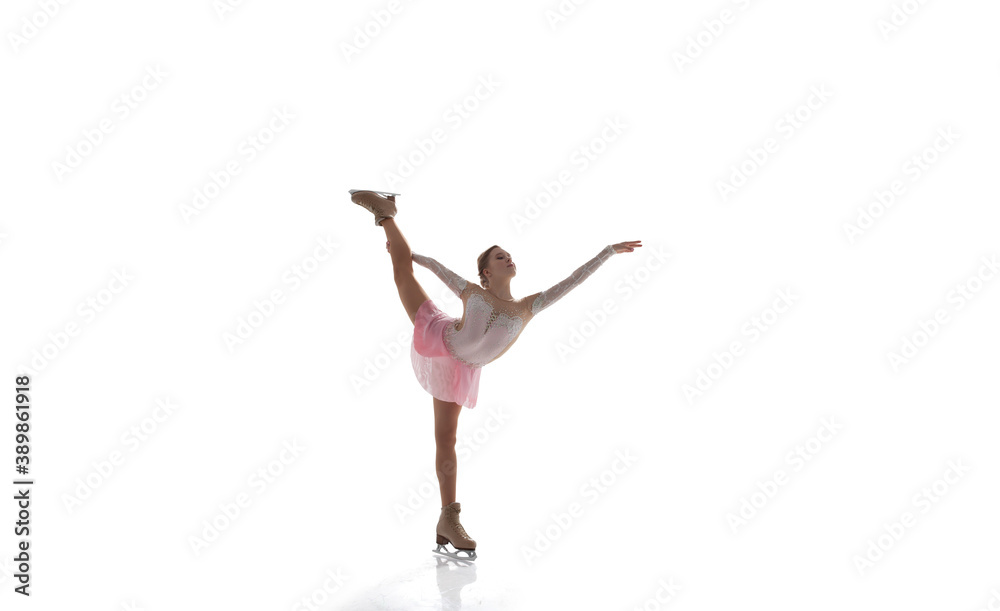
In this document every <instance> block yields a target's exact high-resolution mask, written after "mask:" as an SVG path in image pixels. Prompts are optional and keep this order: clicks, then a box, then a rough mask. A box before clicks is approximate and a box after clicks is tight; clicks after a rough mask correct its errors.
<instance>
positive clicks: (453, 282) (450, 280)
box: [410, 251, 468, 297]
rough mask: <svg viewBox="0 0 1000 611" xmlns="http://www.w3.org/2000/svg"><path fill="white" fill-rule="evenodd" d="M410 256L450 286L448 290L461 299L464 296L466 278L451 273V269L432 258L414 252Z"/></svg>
mask: <svg viewBox="0 0 1000 611" xmlns="http://www.w3.org/2000/svg"><path fill="white" fill-rule="evenodd" d="M410 254H411V258H412V259H413V262H414V263H419V264H420V265H423V266H424V267H426V268H427V269H429V270H431V271H432V272H434V275H436V276H437V277H438V278H440V279H441V281H442V282H444V283H445V284H446V285H447V286H448V288H449V289H451V291H452V292H453V293H455V294H456V295H458V296H459V297H461V296H462V291H464V290H465V287H466V285H467V284H468V282H467V281H466V280H465V278H463V277H461V276H459V275H458V274H456V273H455V272H453V271H451V270H450V269H448V268H447V267H445V266H443V265H441V264H440V263H438V262H437V261H435V260H434V259H432V258H430V257H425V256H423V255H418V254H417V253H415V252H412V251H411V253H410Z"/></svg>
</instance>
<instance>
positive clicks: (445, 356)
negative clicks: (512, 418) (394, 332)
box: [410, 299, 482, 408]
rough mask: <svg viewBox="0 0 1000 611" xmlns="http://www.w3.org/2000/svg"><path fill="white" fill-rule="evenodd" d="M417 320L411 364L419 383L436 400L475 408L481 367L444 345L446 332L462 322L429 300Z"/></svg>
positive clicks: (418, 311) (421, 305) (423, 304)
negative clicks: (461, 358)
mask: <svg viewBox="0 0 1000 611" xmlns="http://www.w3.org/2000/svg"><path fill="white" fill-rule="evenodd" d="M414 318H415V320H414V321H413V343H412V344H411V345H410V361H411V362H412V363H413V373H415V374H416V376H417V381H418V382H420V385H421V386H422V387H423V388H424V390H426V391H427V392H428V393H430V395H431V396H432V397H436V398H438V399H441V400H442V401H451V402H453V403H458V404H459V405H464V406H465V407H469V408H473V407H475V406H476V399H477V398H478V397H479V374H480V372H481V370H482V368H481V367H472V366H470V365H467V364H465V363H463V362H462V361H460V360H458V359H456V358H455V357H453V356H452V355H451V353H450V352H448V347H447V346H446V345H445V343H444V331H445V329H446V328H447V327H448V325H453V324H455V322H456V321H457V320H458V319H456V318H452V317H451V316H448V315H447V314H445V313H444V312H442V311H441V309H440V308H438V307H437V306H436V305H434V302H433V301H431V300H430V299H428V300H427V301H425V302H423V303H422V304H420V308H419V309H418V310H417V315H416V316H415V317H414Z"/></svg>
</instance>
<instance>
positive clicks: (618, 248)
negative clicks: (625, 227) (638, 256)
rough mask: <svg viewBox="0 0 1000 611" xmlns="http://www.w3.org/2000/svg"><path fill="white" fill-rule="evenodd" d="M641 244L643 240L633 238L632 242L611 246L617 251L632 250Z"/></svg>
mask: <svg viewBox="0 0 1000 611" xmlns="http://www.w3.org/2000/svg"><path fill="white" fill-rule="evenodd" d="M641 246H642V240H632V241H631V242H622V243H620V244H612V245H611V247H612V248H614V249H615V252H616V253H620V252H632V251H633V250H635V249H636V248H639V247H641Z"/></svg>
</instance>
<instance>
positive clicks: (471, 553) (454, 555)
mask: <svg viewBox="0 0 1000 611" xmlns="http://www.w3.org/2000/svg"><path fill="white" fill-rule="evenodd" d="M431 551H432V552H434V553H435V554H438V555H440V556H447V557H448V558H451V559H453V560H475V559H476V550H474V549H473V550H464V549H460V550H458V551H455V552H449V551H448V548H446V547H445V546H444V545H441V544H440V543H438V546H437V549H432V550H431ZM460 553H465V554H468V556H459V555H458V554H460Z"/></svg>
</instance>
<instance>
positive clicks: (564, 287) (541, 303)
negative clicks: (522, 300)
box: [531, 244, 615, 314]
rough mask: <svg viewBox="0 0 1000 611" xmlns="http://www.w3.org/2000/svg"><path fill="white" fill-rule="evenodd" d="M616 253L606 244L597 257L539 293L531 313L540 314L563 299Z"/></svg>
mask: <svg viewBox="0 0 1000 611" xmlns="http://www.w3.org/2000/svg"><path fill="white" fill-rule="evenodd" d="M614 254H615V249H614V247H613V246H611V245H610V244H609V245H608V246H605V247H604V250H602V251H601V252H600V253H599V254H598V255H597V256H596V257H594V258H593V259H591V260H590V261H587V262H586V263H584V264H583V265H581V266H580V267H579V268H577V270H576V271H575V272H573V273H572V274H570V275H569V276H568V277H567V278H566V279H564V280H562V281H561V282H558V283H556V284H555V285H553V286H552V287H550V288H548V289H545V290H544V291H542V292H541V293H539V294H538V297H536V298H535V301H533V302H532V304H531V313H532V314H538V313H539V312H541V311H542V310H544V309H545V308H547V307H549V306H550V305H552V304H553V303H555V302H557V301H559V300H560V299H562V297H563V296H564V295H565V294H566V293H568V292H570V291H571V290H573V289H574V288H576V287H577V286H579V285H580V283H581V282H583V281H584V280H586V279H587V277H588V276H590V274H592V273H594V271H595V270H596V269H597V268H598V267H600V266H601V265H603V264H604V262H605V261H607V260H608V259H610V258H611V257H612V255H614Z"/></svg>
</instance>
